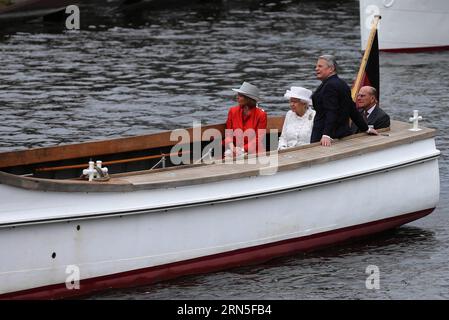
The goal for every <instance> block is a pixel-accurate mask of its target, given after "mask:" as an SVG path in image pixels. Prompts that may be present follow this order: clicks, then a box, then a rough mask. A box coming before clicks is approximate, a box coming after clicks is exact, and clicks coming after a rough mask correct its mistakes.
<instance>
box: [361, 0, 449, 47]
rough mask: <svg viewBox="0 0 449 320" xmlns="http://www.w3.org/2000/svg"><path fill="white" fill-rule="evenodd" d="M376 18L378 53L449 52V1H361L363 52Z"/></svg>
mask: <svg viewBox="0 0 449 320" xmlns="http://www.w3.org/2000/svg"><path fill="white" fill-rule="evenodd" d="M375 15H380V16H382V20H381V21H380V25H379V50H381V51H387V52H419V51H432V50H447V49H449V1H447V0H428V1H422V0H360V31H361V47H362V51H364V50H365V48H366V43H367V39H368V36H369V33H370V29H371V21H372V20H373V17H374V16H375Z"/></svg>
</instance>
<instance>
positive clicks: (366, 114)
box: [362, 110, 369, 123]
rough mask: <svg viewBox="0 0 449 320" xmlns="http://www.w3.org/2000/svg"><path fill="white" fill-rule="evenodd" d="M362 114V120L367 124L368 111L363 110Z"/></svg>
mask: <svg viewBox="0 0 449 320" xmlns="http://www.w3.org/2000/svg"><path fill="white" fill-rule="evenodd" d="M362 114H363V119H365V122H366V123H368V115H369V113H368V111H366V110H364V111H363V112H362Z"/></svg>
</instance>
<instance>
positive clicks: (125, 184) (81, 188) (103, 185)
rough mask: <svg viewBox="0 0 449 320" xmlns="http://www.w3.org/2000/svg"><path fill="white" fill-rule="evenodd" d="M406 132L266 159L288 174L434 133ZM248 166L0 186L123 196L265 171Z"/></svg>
mask: <svg viewBox="0 0 449 320" xmlns="http://www.w3.org/2000/svg"><path fill="white" fill-rule="evenodd" d="M409 128H411V125H410V124H408V123H403V122H399V121H392V124H391V130H390V131H383V132H382V134H381V135H379V136H368V135H366V134H365V133H361V134H357V135H353V136H350V137H347V138H345V139H342V140H338V141H334V143H333V144H332V146H331V147H322V146H320V145H319V143H314V144H310V145H306V146H301V147H297V148H291V149H288V150H284V151H281V152H279V153H272V154H271V155H270V156H271V157H278V159H277V163H278V171H284V170H292V169H295V168H299V167H302V166H310V165H314V164H319V163H325V162H328V161H333V160H338V159H344V158H348V157H352V156H355V155H361V154H365V153H369V152H375V151H379V150H383V149H387V148H390V147H393V146H397V145H401V144H406V143H411V142H413V141H419V140H424V139H428V138H432V137H434V136H435V135H436V130H435V129H429V128H422V130H420V131H410V130H408V129H409ZM126 139H130V138H126ZM125 141H126V140H125ZM147 143H149V142H147ZM69 148H71V146H69ZM248 162H249V161H248V159H247V160H246V161H245V163H232V164H230V163H225V162H224V161H222V160H220V161H216V162H215V163H212V164H200V165H188V166H181V167H173V168H168V169H157V170H152V171H148V170H145V171H140V172H132V173H121V174H115V175H111V179H110V180H109V181H106V182H97V181H93V182H88V181H82V180H76V179H68V180H51V179H39V178H32V177H23V176H15V175H12V174H8V173H4V172H0V183H4V184H9V185H13V186H17V187H21V188H25V189H33V190H46V191H65V192H111V191H122V192H123V191H136V190H142V189H155V188H170V187H177V186H185V185H194V184H202V183H208V182H214V181H220V180H225V179H235V178H242V177H250V176H257V175H260V172H261V170H264V168H267V165H266V164H261V163H254V164H251V163H248ZM267 162H268V161H265V163H267ZM86 166H87V165H86Z"/></svg>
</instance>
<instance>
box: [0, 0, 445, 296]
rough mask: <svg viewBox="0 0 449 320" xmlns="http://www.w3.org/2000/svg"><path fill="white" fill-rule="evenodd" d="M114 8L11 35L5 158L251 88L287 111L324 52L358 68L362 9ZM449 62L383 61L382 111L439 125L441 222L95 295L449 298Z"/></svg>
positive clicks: (151, 128) (391, 57)
mask: <svg viewBox="0 0 449 320" xmlns="http://www.w3.org/2000/svg"><path fill="white" fill-rule="evenodd" d="M111 7H112V3H110V2H107V1H94V2H92V3H90V4H88V5H85V6H84V7H82V15H81V18H82V19H81V21H82V27H81V31H79V32H66V31H64V30H63V27H61V25H59V24H47V25H42V24H41V23H39V22H32V23H28V24H22V25H20V26H15V27H12V26H8V27H7V28H3V29H0V30H2V31H0V57H1V61H2V67H1V68H0V118H1V119H2V121H1V125H0V136H1V137H2V138H1V141H0V151H7V150H13V149H15V150H17V149H24V148H28V147H38V146H47V145H54V144H59V143H70V142H80V141H87V140H91V139H105V138H113V137H119V136H130V135H137V134H143V133H149V132H156V131H160V130H166V129H173V128H176V127H179V126H186V127H190V126H192V123H193V121H202V122H203V123H205V124H210V123H217V122H223V121H224V119H225V117H226V114H227V110H228V108H229V107H230V106H232V105H234V103H235V101H234V98H233V92H232V91H231V90H230V89H231V88H236V87H239V86H240V84H241V83H242V82H243V81H249V82H252V83H254V84H256V85H257V86H258V87H259V88H260V89H261V91H262V95H263V100H264V101H263V103H262V104H263V106H264V108H265V110H266V111H267V112H268V113H269V115H282V114H284V113H285V112H286V111H287V110H288V109H289V107H288V104H287V103H286V101H285V100H284V99H283V93H284V92H285V89H287V88H288V87H289V86H291V85H301V86H305V87H308V88H310V89H313V88H315V87H316V86H317V85H318V84H319V82H318V81H317V80H316V79H315V78H314V72H313V67H314V64H315V61H316V57H317V56H319V55H321V54H323V53H331V54H335V55H336V56H337V57H338V58H339V62H340V65H341V67H342V71H341V73H340V75H341V76H342V78H344V79H345V80H347V81H348V82H352V81H353V79H354V78H355V74H356V72H357V69H358V64H359V62H360V59H361V53H360V52H359V48H360V43H359V38H360V35H359V34H360V30H359V25H358V24H359V17H358V2H357V1H334V2H333V3H329V1H245V2H243V1H222V2H220V1H214V2H212V3H210V2H209V3H207V4H205V3H201V2H199V3H190V4H189V5H188V6H187V5H184V6H180V5H176V4H173V3H168V6H165V4H164V6H163V5H155V6H154V7H153V8H150V10H147V11H145V10H139V12H138V13H139V14H138V15H137V14H136V13H135V12H134V13H133V12H128V13H126V14H124V13H120V12H118V13H114V12H113V11H110V9H111ZM83 8H84V9H83ZM330 8H332V10H330ZM448 62H449V52H439V53H422V54H381V57H380V63H381V95H382V96H381V104H382V107H383V109H384V110H386V111H387V112H388V113H389V114H390V116H391V117H392V118H393V119H398V120H407V119H408V117H410V116H411V115H412V110H413V109H418V110H420V113H421V114H422V115H423V117H424V120H423V124H424V125H425V126H430V127H435V128H437V129H438V137H437V139H436V140H437V146H438V148H439V149H440V150H441V152H442V156H441V158H440V177H441V196H440V203H439V205H438V207H437V209H436V210H435V212H434V213H432V214H431V215H430V216H428V217H426V218H423V219H421V220H419V221H415V222H413V223H410V224H408V225H406V226H403V227H401V228H399V229H398V230H395V231H392V232H388V233H386V234H382V235H379V236H376V237H373V238H370V239H369V240H364V241H360V242H357V243H354V244H349V245H344V246H339V247H335V248H332V249H327V250H325V251H319V252H315V253H309V254H299V255H296V256H291V257H286V258H282V259H276V260H273V261H271V262H269V263H265V264H262V265H257V266H250V267H244V268H236V269H232V270H227V271H223V272H216V273H211V274H207V275H198V276H189V277H184V278H180V279H178V280H173V281H167V282H163V283H159V284H155V285H151V286H145V287H140V288H133V289H127V290H114V291H110V292H106V293H103V294H97V295H94V296H92V297H90V298H91V299H448V298H449V267H448V263H447V261H448V258H447V257H448V256H449V226H448V223H447V214H448V208H449V183H448V175H449V165H448V157H447V155H448V149H449V144H448V142H447V137H448V136H449V135H448V133H449V120H448V119H447V117H446V115H447V112H448V106H449V88H448V85H447V81H446V79H448V78H449V69H448V68H447V63H448ZM348 207H350V204H348ZM368 265H377V266H378V267H379V269H380V272H381V274H380V276H381V278H380V281H381V282H380V286H381V287H380V289H379V290H367V289H366V288H365V280H366V277H367V274H366V273H365V269H366V267H367V266H368Z"/></svg>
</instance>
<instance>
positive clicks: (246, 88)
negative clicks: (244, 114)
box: [232, 82, 260, 101]
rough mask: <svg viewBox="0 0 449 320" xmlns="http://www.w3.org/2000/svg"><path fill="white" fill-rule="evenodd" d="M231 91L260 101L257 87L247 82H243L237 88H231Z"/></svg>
mask: <svg viewBox="0 0 449 320" xmlns="http://www.w3.org/2000/svg"><path fill="white" fill-rule="evenodd" d="M232 90H233V91H235V92H237V93H240V94H242V95H244V96H246V97H248V98H250V99H253V100H256V101H260V97H259V95H260V94H259V89H257V87H256V86H254V85H252V84H251V83H249V82H243V84H242V85H241V86H240V88H238V89H232Z"/></svg>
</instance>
